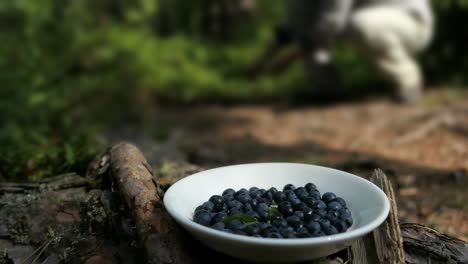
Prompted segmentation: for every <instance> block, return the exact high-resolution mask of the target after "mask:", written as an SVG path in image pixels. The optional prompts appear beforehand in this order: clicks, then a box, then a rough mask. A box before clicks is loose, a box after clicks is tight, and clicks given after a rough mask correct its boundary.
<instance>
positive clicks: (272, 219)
mask: <svg viewBox="0 0 468 264" xmlns="http://www.w3.org/2000/svg"><path fill="white" fill-rule="evenodd" d="M276 219H279V220H281V219H283V217H282V216H281V215H280V214H274V215H271V216H270V221H274V220H276Z"/></svg>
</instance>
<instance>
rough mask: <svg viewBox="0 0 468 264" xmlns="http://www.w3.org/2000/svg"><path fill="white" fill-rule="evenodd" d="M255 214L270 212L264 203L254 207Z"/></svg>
mask: <svg viewBox="0 0 468 264" xmlns="http://www.w3.org/2000/svg"><path fill="white" fill-rule="evenodd" d="M255 211H257V212H270V207H269V206H268V205H267V204H266V203H259V204H257V206H255Z"/></svg>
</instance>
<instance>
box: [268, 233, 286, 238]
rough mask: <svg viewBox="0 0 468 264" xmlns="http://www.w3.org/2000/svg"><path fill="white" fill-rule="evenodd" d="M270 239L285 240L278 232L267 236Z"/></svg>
mask: <svg viewBox="0 0 468 264" xmlns="http://www.w3.org/2000/svg"><path fill="white" fill-rule="evenodd" d="M267 237H268V238H283V236H282V235H281V234H280V233H278V232H271V233H268V235H267Z"/></svg>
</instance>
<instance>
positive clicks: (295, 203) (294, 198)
mask: <svg viewBox="0 0 468 264" xmlns="http://www.w3.org/2000/svg"><path fill="white" fill-rule="evenodd" d="M288 201H289V202H290V203H291V205H292V206H293V207H294V208H296V206H299V204H300V203H302V202H301V200H300V199H299V198H297V196H291V198H289V199H288Z"/></svg>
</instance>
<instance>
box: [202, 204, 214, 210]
mask: <svg viewBox="0 0 468 264" xmlns="http://www.w3.org/2000/svg"><path fill="white" fill-rule="evenodd" d="M202 206H203V208H204V209H205V210H206V211H208V212H211V211H213V210H214V207H215V206H214V204H213V203H212V202H204V203H203V204H202Z"/></svg>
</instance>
